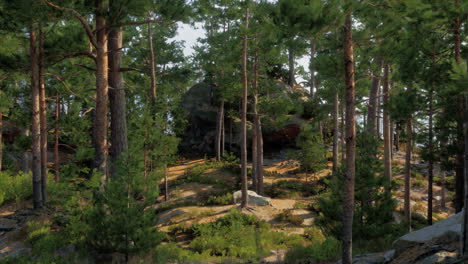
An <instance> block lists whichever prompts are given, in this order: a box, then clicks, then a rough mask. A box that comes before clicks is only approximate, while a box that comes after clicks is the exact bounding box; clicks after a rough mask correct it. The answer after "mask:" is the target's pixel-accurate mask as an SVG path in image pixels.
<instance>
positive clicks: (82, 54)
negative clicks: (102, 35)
mask: <svg viewBox="0 0 468 264" xmlns="http://www.w3.org/2000/svg"><path fill="white" fill-rule="evenodd" d="M76 57H88V58H90V59H92V60H93V61H96V56H94V54H92V53H91V52H89V51H81V52H77V53H72V54H67V55H65V56H63V57H62V58H60V59H59V60H57V61H56V62H55V63H59V62H62V61H64V60H66V59H70V58H76Z"/></svg>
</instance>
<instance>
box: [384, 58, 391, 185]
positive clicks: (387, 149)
mask: <svg viewBox="0 0 468 264" xmlns="http://www.w3.org/2000/svg"><path fill="white" fill-rule="evenodd" d="M389 73H390V69H389V66H388V64H385V69H384V85H383V102H384V104H387V103H388V101H389V98H390V96H389V95H390V94H389V93H390V83H389ZM383 138H384V176H385V178H387V179H389V180H390V181H391V180H392V135H391V124H390V115H389V113H388V110H387V109H384V116H383Z"/></svg>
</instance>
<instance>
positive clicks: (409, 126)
mask: <svg viewBox="0 0 468 264" xmlns="http://www.w3.org/2000/svg"><path fill="white" fill-rule="evenodd" d="M412 135H413V121H412V120H411V118H410V119H408V120H407V121H406V137H407V139H406V158H405V198H404V208H405V209H404V211H405V221H406V224H407V230H408V232H410V231H411V196H410V195H411V151H412V147H413V145H412Z"/></svg>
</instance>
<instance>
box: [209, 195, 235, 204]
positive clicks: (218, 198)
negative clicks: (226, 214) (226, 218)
mask: <svg viewBox="0 0 468 264" xmlns="http://www.w3.org/2000/svg"><path fill="white" fill-rule="evenodd" d="M233 201H234V196H232V193H231V192H227V193H225V194H218V195H212V196H210V197H208V200H207V201H206V204H207V205H229V204H233Z"/></svg>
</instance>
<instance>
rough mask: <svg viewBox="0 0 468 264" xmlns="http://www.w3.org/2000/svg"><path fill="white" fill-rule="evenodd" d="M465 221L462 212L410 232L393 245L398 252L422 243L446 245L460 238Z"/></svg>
mask: <svg viewBox="0 0 468 264" xmlns="http://www.w3.org/2000/svg"><path fill="white" fill-rule="evenodd" d="M462 223H463V214H462V212H460V213H458V214H456V215H454V216H452V217H449V218H447V219H445V220H443V221H440V222H437V223H435V224H433V225H431V226H428V227H425V228H423V229H420V230H417V231H414V232H411V233H408V234H406V235H404V236H402V237H400V238H399V239H397V240H396V241H395V242H394V243H393V246H394V248H395V250H396V252H397V254H398V253H401V252H403V251H405V250H406V249H407V248H409V247H413V246H420V245H429V244H430V245H445V244H450V243H452V242H457V241H458V240H459V239H460V234H461V227H462Z"/></svg>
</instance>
